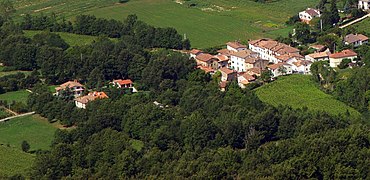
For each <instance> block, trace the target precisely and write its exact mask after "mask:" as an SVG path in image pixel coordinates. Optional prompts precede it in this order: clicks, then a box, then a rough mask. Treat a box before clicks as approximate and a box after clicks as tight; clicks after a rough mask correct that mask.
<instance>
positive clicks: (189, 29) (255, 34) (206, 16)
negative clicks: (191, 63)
mask: <svg viewBox="0 0 370 180" xmlns="http://www.w3.org/2000/svg"><path fill="white" fill-rule="evenodd" d="M116 2H117V1H113V0H80V1H73V0H63V1H60V0H49V1H46V0H28V1H26V0H17V3H16V7H17V9H18V12H17V15H18V16H17V17H18V19H19V18H20V17H21V15H22V14H24V13H31V14H38V13H46V14H47V13H50V12H55V13H56V14H59V15H62V16H65V17H67V18H69V19H73V17H74V16H75V15H77V14H80V13H87V14H94V15H96V16H98V17H104V18H114V19H118V20H123V19H124V18H125V17H126V16H127V15H129V14H137V15H138V16H139V18H140V19H141V20H143V21H145V22H147V23H149V24H152V25H155V26H158V27H175V28H176V29H177V30H178V31H179V32H180V33H181V34H185V33H186V35H187V37H189V38H190V40H191V41H192V44H193V46H195V47H209V46H214V45H220V44H224V43H225V42H227V41H233V40H236V39H241V40H243V39H254V38H259V37H276V36H278V35H285V36H286V35H287V34H288V32H289V31H290V30H291V28H290V27H286V26H285V25H284V22H285V21H286V20H287V19H288V18H289V17H290V16H292V15H293V14H296V13H297V12H299V11H300V10H303V9H305V8H307V7H310V6H314V5H315V4H317V2H318V0H280V1H278V2H274V3H268V4H261V3H255V2H252V1H237V0H212V1H210V0H205V1H199V0H198V2H199V3H198V4H200V7H199V8H187V7H186V6H185V5H180V4H177V3H175V2H174V1H172V0H130V1H129V2H128V3H126V4H117V3H116ZM213 5H217V6H220V7H223V8H225V9H226V10H225V11H220V12H217V11H213V12H209V11H202V10H201V9H202V8H203V7H214V6H213ZM43 8H45V9H43Z"/></svg>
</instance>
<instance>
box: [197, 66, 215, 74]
mask: <svg viewBox="0 0 370 180" xmlns="http://www.w3.org/2000/svg"><path fill="white" fill-rule="evenodd" d="M197 68H198V69H201V70H203V71H204V72H205V73H210V74H211V75H212V74H214V73H215V70H214V69H212V68H210V67H206V66H197Z"/></svg>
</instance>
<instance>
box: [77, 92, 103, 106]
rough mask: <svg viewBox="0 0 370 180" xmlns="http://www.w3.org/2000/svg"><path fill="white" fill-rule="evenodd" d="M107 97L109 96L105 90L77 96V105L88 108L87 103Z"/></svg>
mask: <svg viewBox="0 0 370 180" xmlns="http://www.w3.org/2000/svg"><path fill="white" fill-rule="evenodd" d="M105 98H109V97H108V96H107V94H105V93H104V92H91V93H89V94H88V95H86V96H82V97H78V98H76V99H75V105H76V107H77V108H82V109H86V105H87V104H88V103H89V102H91V101H95V100H96V99H105Z"/></svg>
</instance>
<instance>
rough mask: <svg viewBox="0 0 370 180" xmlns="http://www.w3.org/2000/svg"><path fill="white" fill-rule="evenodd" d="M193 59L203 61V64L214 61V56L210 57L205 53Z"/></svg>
mask: <svg viewBox="0 0 370 180" xmlns="http://www.w3.org/2000/svg"><path fill="white" fill-rule="evenodd" d="M195 59H197V60H199V61H204V62H207V61H209V60H211V59H215V57H214V56H212V55H210V54H207V53H202V54H199V55H197V56H196V57H195Z"/></svg>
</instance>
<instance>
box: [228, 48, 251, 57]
mask: <svg viewBox="0 0 370 180" xmlns="http://www.w3.org/2000/svg"><path fill="white" fill-rule="evenodd" d="M252 54H256V53H255V52H253V51H251V50H249V49H247V50H245V51H238V52H233V53H232V54H231V55H232V56H236V57H239V58H242V59H245V58H247V57H248V56H251V55H252Z"/></svg>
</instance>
